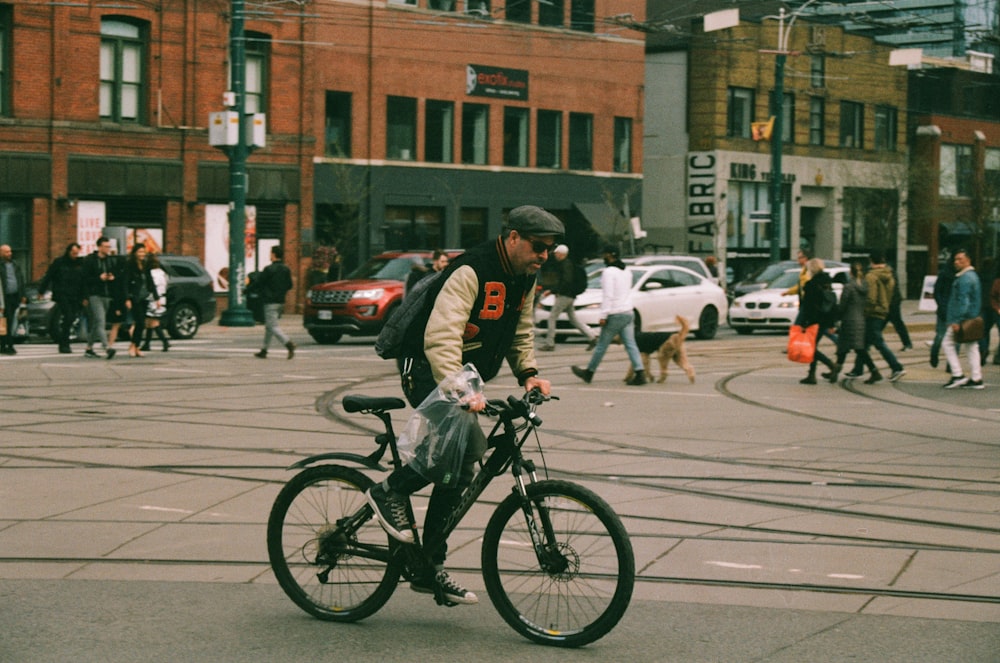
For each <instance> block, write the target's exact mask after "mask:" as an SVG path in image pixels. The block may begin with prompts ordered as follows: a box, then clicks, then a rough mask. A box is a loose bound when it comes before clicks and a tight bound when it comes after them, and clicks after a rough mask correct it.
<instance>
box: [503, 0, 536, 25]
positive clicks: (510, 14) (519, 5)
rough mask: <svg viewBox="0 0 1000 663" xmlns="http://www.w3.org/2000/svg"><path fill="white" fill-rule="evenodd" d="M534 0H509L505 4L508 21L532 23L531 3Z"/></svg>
mask: <svg viewBox="0 0 1000 663" xmlns="http://www.w3.org/2000/svg"><path fill="white" fill-rule="evenodd" d="M532 2H533V0H508V2H507V4H506V5H505V6H504V11H505V16H506V18H507V20H508V21H516V22H517V23H531V3H532Z"/></svg>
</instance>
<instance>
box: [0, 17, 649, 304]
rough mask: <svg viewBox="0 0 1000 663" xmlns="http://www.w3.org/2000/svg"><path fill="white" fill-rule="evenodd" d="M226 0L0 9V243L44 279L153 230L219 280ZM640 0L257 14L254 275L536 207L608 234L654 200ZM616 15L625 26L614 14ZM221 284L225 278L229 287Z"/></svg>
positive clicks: (252, 36)
mask: <svg viewBox="0 0 1000 663" xmlns="http://www.w3.org/2000/svg"><path fill="white" fill-rule="evenodd" d="M230 11H231V7H230V5H229V3H228V2H224V1H222V0H200V1H199V2H195V1H194V0H183V1H179V2H164V1H163V0H154V1H152V2H132V1H130V0H126V1H125V2H122V3H115V4H114V5H108V4H100V3H95V2H87V1H85V2H81V3H45V4H42V3H36V2H27V1H24V2H21V1H16V0H15V1H13V2H11V1H8V2H0V242H3V243H8V244H11V245H12V246H13V247H14V249H15V254H16V256H17V257H18V258H19V259H20V260H21V261H22V262H23V263H24V264H25V265H27V266H28V267H29V271H30V272H31V274H32V276H33V277H35V278H37V277H38V276H40V275H41V273H42V271H43V270H44V268H45V267H46V266H47V264H48V262H49V261H50V260H51V259H53V258H54V257H55V256H57V255H59V254H60V253H61V252H62V249H63V248H64V247H65V245H66V244H67V243H68V242H70V241H74V240H77V241H80V242H81V244H84V245H85V250H89V249H88V247H89V243H91V242H92V241H93V239H94V238H95V237H96V234H98V233H100V232H105V233H109V234H112V235H114V236H115V237H116V238H119V241H120V242H123V243H124V245H125V246H124V247H123V248H127V246H129V245H130V244H131V242H133V241H135V240H137V239H139V240H143V241H147V242H154V243H156V244H158V245H159V247H160V248H161V249H162V250H164V251H167V252H172V253H185V254H188V255H196V256H199V257H201V258H202V259H203V260H204V262H205V263H206V266H209V267H210V271H213V272H219V271H221V269H222V268H223V267H224V266H225V264H226V262H227V260H228V258H227V255H226V249H225V236H226V233H227V230H226V229H227V220H226V211H227V206H228V202H229V173H228V161H227V158H226V156H225V155H224V154H223V153H222V152H220V151H219V150H217V149H215V148H212V147H210V146H209V145H208V137H207V133H208V132H207V129H206V127H207V123H208V116H209V113H210V112H212V111H219V110H223V92H224V91H225V90H226V89H227V88H228V83H227V81H228V77H229V71H230V65H229V50H228V34H229V15H230ZM623 14H631V15H632V16H634V17H635V18H636V19H637V20H641V18H642V15H643V3H641V2H638V1H636V0H565V1H562V0H554V1H553V2H546V3H544V4H542V3H537V2H528V1H526V0H521V1H518V2H511V3H508V4H507V5H506V6H501V7H492V8H491V6H490V3H489V2H488V1H484V0H476V1H475V2H473V1H472V0H469V1H468V2H458V3H456V2H455V1H454V0H414V1H413V2H388V3H386V2H368V3H356V2H349V1H346V0H344V1H340V0H328V1H324V2H314V3H305V2H304V3H291V2H289V3H285V4H280V5H277V4H273V3H268V4H266V5H252V4H251V5H248V12H247V14H246V37H247V39H246V51H247V109H248V111H249V112H254V111H258V112H262V113H265V114H266V118H267V143H266V146H265V147H263V148H260V149H258V150H256V151H255V152H254V154H253V155H252V156H251V158H250V159H249V164H248V165H249V168H248V170H249V183H248V190H247V203H248V205H250V206H251V207H250V208H249V211H248V226H249V227H251V228H252V229H253V233H252V234H251V235H250V236H249V237H248V253H249V254H251V255H250V256H249V257H248V260H249V262H250V264H249V266H248V268H249V269H253V268H254V267H255V266H256V264H255V262H256V260H257V259H258V256H260V260H261V261H264V260H266V253H267V251H266V246H267V245H269V244H273V243H277V242H281V243H283V244H284V245H285V246H286V249H287V250H286V256H287V258H288V262H289V263H290V265H291V266H292V267H293V270H295V272H296V273H297V274H298V275H299V277H300V278H298V279H297V287H298V291H297V299H301V294H302V285H303V284H304V283H306V282H307V275H306V272H307V270H308V269H309V267H310V262H311V261H310V259H309V257H310V256H311V255H313V251H314V249H315V248H316V247H317V246H319V245H321V244H333V245H335V246H336V247H337V249H338V250H339V251H340V252H341V253H342V254H344V255H345V256H346V258H347V262H354V261H356V260H358V259H362V258H364V257H366V256H367V255H369V254H371V253H373V252H375V251H378V250H381V249H392V248H413V247H415V246H418V245H420V246H424V247H433V246H440V245H443V246H451V247H459V246H460V247H465V246H469V245H471V244H474V243H476V242H477V241H479V240H481V239H482V238H484V237H486V236H488V235H490V234H492V233H495V232H497V231H498V230H499V229H500V227H501V225H502V222H503V215H504V213H505V212H506V211H507V210H509V209H510V208H512V207H514V206H516V205H518V204H522V203H534V204H539V205H543V206H546V207H548V208H550V209H552V210H553V211H554V212H556V213H557V214H558V215H560V216H561V217H562V218H563V219H564V220H565V221H566V222H567V224H568V225H569V226H570V239H571V240H572V241H574V242H576V243H578V244H579V245H580V246H581V247H583V246H585V245H588V244H593V243H595V242H596V238H595V237H594V235H593V233H592V229H596V230H597V231H598V232H600V233H604V234H614V233H616V232H617V231H618V229H619V228H620V227H621V225H622V224H624V217H623V216H622V211H623V209H624V210H628V209H631V210H635V209H638V207H639V205H640V204H641V198H640V191H639V190H640V184H641V164H642V140H641V137H642V134H643V125H642V116H643V101H644V100H643V89H642V88H643V41H642V39H641V34H640V33H637V32H634V31H633V30H632V29H631V28H629V27H628V25H629V23H628V21H622V20H621V19H620V18H618V19H613V17H616V16H620V15H623ZM607 19H613V20H610V21H609V20H607ZM223 285H224V281H222V280H220V283H219V286H220V287H222V286H223Z"/></svg>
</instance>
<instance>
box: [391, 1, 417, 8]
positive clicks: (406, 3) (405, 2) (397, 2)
mask: <svg viewBox="0 0 1000 663" xmlns="http://www.w3.org/2000/svg"><path fill="white" fill-rule="evenodd" d="M389 4H392V5H413V6H414V7H416V6H417V0H389Z"/></svg>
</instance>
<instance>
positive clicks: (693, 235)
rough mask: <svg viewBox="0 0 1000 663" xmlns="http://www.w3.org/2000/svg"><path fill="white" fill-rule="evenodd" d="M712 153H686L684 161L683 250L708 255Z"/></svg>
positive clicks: (712, 194)
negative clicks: (684, 243) (685, 225)
mask: <svg viewBox="0 0 1000 663" xmlns="http://www.w3.org/2000/svg"><path fill="white" fill-rule="evenodd" d="M715 164H716V158H715V153H714V152H690V153H689V154H688V158H687V215H686V216H687V233H688V238H687V243H688V247H687V250H688V252H689V253H698V252H708V253H711V252H712V237H714V236H715V220H716V217H717V214H716V203H715V179H716V177H715Z"/></svg>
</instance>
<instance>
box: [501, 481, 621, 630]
mask: <svg viewBox="0 0 1000 663" xmlns="http://www.w3.org/2000/svg"><path fill="white" fill-rule="evenodd" d="M527 493H528V497H529V502H528V503H529V504H530V507H531V511H532V515H533V518H534V519H535V521H536V523H538V528H539V531H540V532H541V533H542V536H546V534H545V533H544V531H543V530H546V531H551V532H552V533H554V535H555V541H554V542H552V541H548V542H549V543H555V545H556V548H557V549H558V551H559V553H560V555H559V558H560V559H561V560H563V561H564V562H565V565H566V568H564V569H562V570H561V571H546V570H544V569H543V568H542V566H541V563H540V562H539V560H538V555H536V553H535V549H534V546H533V545H532V541H531V536H530V533H529V530H528V524H527V519H526V518H525V516H524V513H523V511H522V500H521V496H520V495H519V494H518V493H513V494H511V495H509V496H508V497H507V498H506V499H504V500H503V501H502V502H501V503H500V505H499V506H498V507H497V509H496V511H495V512H494V513H493V516H492V517H491V518H490V521H489V523H488V524H487V526H486V532H485V534H484V536H483V546H482V566H483V580H484V581H485V584H486V591H487V593H488V594H489V597H490V600H491V601H492V602H493V605H494V606H495V607H496V609H497V612H499V613H500V616H501V617H502V618H503V619H504V621H506V622H507V623H508V624H509V625H510V626H511V627H512V628H513V629H514V630H515V631H517V632H518V633H520V634H521V635H523V636H524V637H526V638H528V639H529V640H533V641H535V642H539V643H542V644H546V645H554V646H558V647H580V646H582V645H586V644H589V643H591V642H594V641H595V640H597V639H599V638H601V637H603V636H605V635H607V633H608V632H609V631H610V630H611V629H612V628H614V626H615V625H616V624H617V623H618V621H619V620H620V619H621V618H622V616H623V615H624V614H625V611H626V610H627V609H628V605H629V601H630V600H631V598H632V589H633V587H634V585H635V557H634V555H633V552H632V544H631V542H630V541H629V537H628V533H627V532H626V531H625V526H624V525H622V522H621V519H620V518H618V516H617V514H615V512H614V511H612V509H611V507H610V506H608V504H607V502H605V501H604V500H603V499H601V498H600V497H598V496H597V495H596V494H595V493H593V492H592V491H590V490H588V489H586V488H584V487H583V486H580V485H577V484H574V483H570V482H568V481H558V480H546V481H539V482H537V483H535V484H531V485H528V486H527ZM542 504H544V505H545V506H546V508H547V512H548V514H549V520H550V521H551V528H548V527H543V524H542V523H543V520H542V517H541V514H540V513H539V506H540V505H542Z"/></svg>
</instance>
